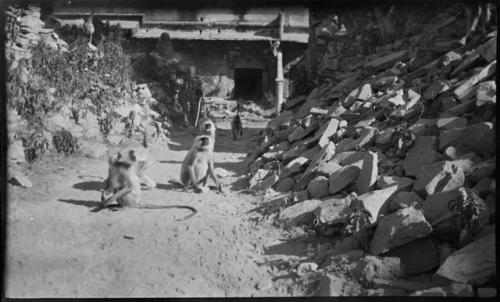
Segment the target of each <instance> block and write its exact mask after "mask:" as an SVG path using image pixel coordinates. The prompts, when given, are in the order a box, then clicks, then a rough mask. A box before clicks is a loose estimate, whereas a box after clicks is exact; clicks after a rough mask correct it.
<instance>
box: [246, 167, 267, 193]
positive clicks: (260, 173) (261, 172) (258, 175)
mask: <svg viewBox="0 0 500 302" xmlns="http://www.w3.org/2000/svg"><path fill="white" fill-rule="evenodd" d="M270 172H271V171H270V170H265V169H258V170H257V171H256V172H255V174H254V175H253V176H252V178H250V180H249V181H248V182H249V186H250V188H252V187H254V186H256V185H257V183H258V182H259V181H261V180H263V179H264V178H266V177H267V176H268V175H269V173H270Z"/></svg>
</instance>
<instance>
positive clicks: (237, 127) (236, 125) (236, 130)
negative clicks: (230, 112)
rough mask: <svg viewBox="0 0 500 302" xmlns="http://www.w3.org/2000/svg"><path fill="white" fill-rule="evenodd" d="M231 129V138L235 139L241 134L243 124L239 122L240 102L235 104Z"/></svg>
mask: <svg viewBox="0 0 500 302" xmlns="http://www.w3.org/2000/svg"><path fill="white" fill-rule="evenodd" d="M231 131H232V132H233V139H234V140H235V139H236V138H237V136H238V135H239V136H243V125H242V124H241V118H240V104H237V105H236V116H235V117H234V119H233V120H232V121H231Z"/></svg>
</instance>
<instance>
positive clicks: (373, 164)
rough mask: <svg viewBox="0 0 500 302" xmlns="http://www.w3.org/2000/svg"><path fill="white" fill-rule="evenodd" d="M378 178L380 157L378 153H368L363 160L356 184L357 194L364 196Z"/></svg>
mask: <svg viewBox="0 0 500 302" xmlns="http://www.w3.org/2000/svg"><path fill="white" fill-rule="evenodd" d="M377 176H378V156H377V153H375V152H372V151H368V152H366V155H365V157H364V159H363V165H362V166H361V170H360V172H359V176H358V180H357V182H356V192H357V193H358V194H364V193H367V192H368V191H370V189H371V188H372V186H373V185H374V184H375V182H376V181H377Z"/></svg>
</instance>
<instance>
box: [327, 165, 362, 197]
mask: <svg viewBox="0 0 500 302" xmlns="http://www.w3.org/2000/svg"><path fill="white" fill-rule="evenodd" d="M360 170H361V169H360V168H358V167H356V166H346V167H343V168H342V169H340V170H338V171H336V172H335V173H333V174H331V175H330V179H329V192H330V194H332V195H333V194H335V193H337V192H340V191H341V190H342V189H344V188H345V187H347V186H348V185H349V184H350V183H352V182H353V181H354V180H356V179H357V178H358V176H359V172H360Z"/></svg>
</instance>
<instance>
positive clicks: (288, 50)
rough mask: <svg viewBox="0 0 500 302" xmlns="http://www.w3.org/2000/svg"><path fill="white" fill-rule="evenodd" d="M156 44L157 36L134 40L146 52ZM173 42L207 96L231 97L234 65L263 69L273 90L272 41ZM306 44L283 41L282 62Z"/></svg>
mask: <svg viewBox="0 0 500 302" xmlns="http://www.w3.org/2000/svg"><path fill="white" fill-rule="evenodd" d="M156 45H157V42H156V40H154V39H136V40H135V41H133V47H134V49H135V50H142V51H146V52H147V51H156ZM172 46H173V50H174V52H175V53H176V54H178V55H179V56H180V57H181V58H182V63H183V64H185V65H188V66H193V67H194V68H195V74H196V75H197V76H199V77H200V79H201V81H202V83H203V86H202V88H203V93H204V95H205V96H217V97H230V96H231V95H232V92H233V89H234V85H235V83H234V68H259V69H262V70H263V80H262V82H263V83H262V89H263V94H265V93H272V94H274V89H275V78H276V59H275V57H274V56H273V54H272V51H271V48H270V45H269V42H257V41H251V42H250V41H247V42H241V41H186V40H172ZM306 47H307V45H304V44H301V43H292V42H285V43H283V44H282V50H283V64H284V65H286V64H287V63H288V62H290V61H292V60H294V59H295V58H297V57H299V56H301V55H303V53H304V51H305V49H306ZM285 96H286V93H285ZM256 101H258V100H256Z"/></svg>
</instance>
